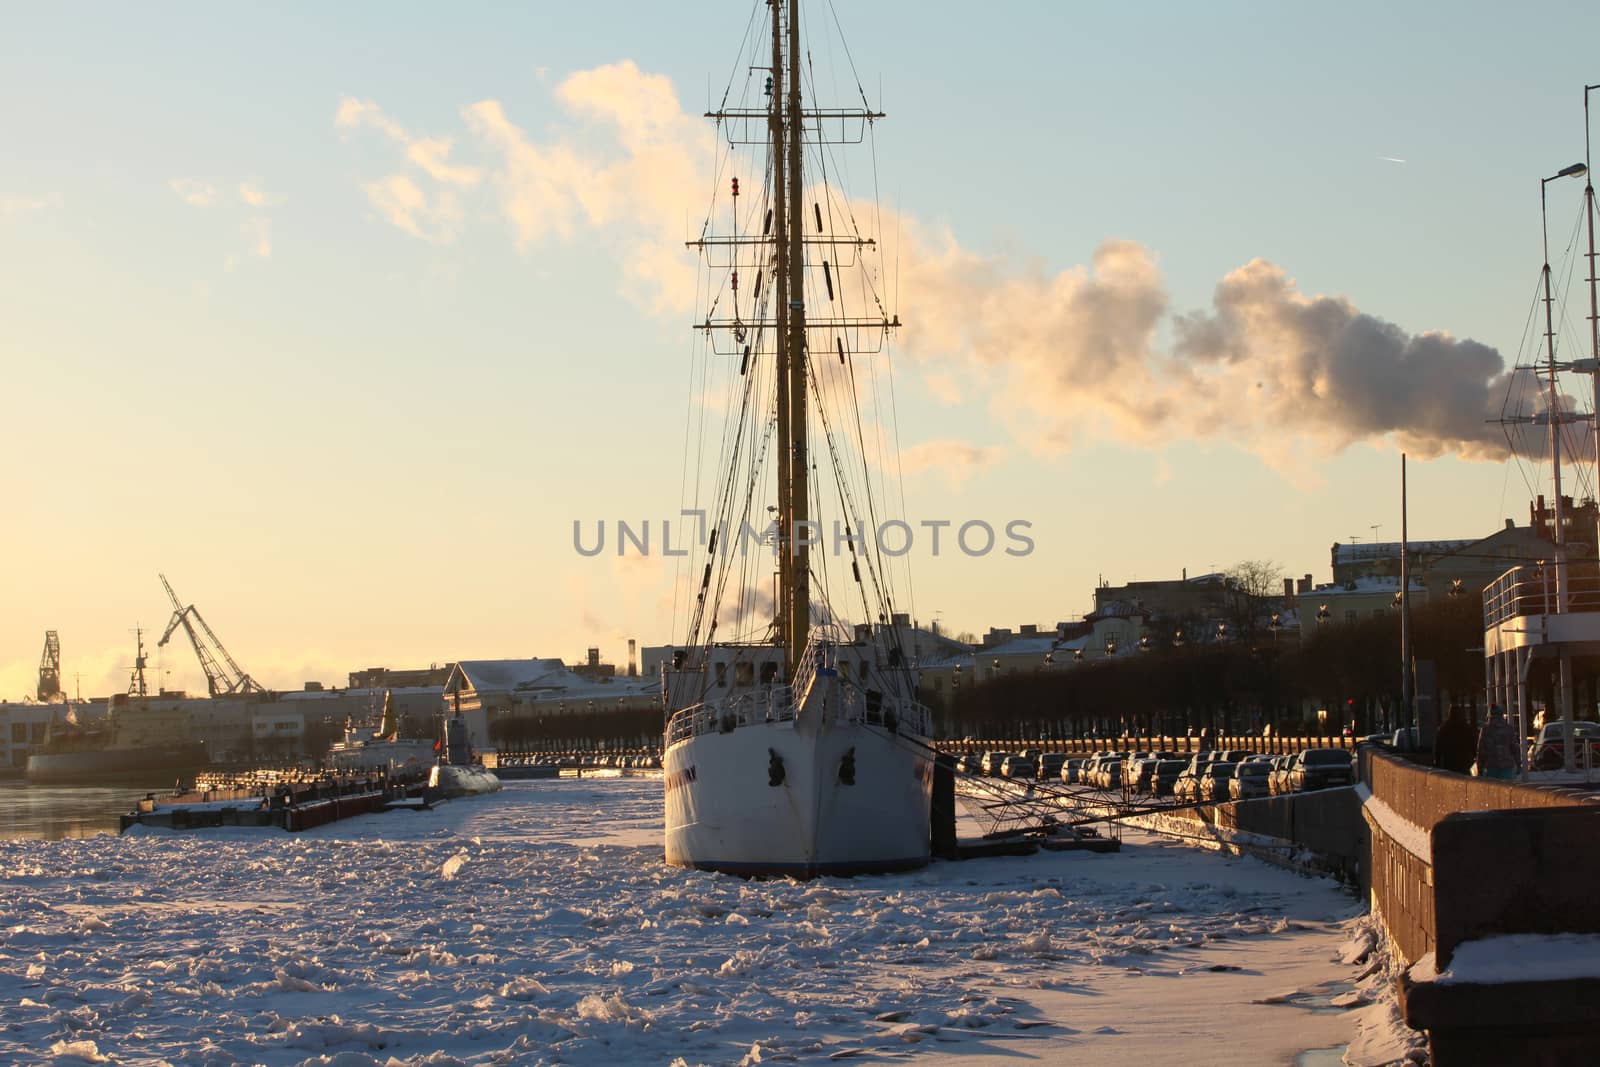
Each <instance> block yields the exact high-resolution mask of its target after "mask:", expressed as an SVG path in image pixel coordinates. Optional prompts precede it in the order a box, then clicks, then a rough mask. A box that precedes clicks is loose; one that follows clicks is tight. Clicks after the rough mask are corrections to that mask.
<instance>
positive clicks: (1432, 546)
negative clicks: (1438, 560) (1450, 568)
mask: <svg viewBox="0 0 1600 1067" xmlns="http://www.w3.org/2000/svg"><path fill="white" fill-rule="evenodd" d="M1474 544H1477V541H1476V540H1465V541H1462V540H1454V541H1407V542H1406V550H1407V551H1408V552H1410V553H1411V555H1412V558H1416V557H1417V556H1443V555H1447V554H1449V553H1451V552H1458V551H1460V550H1461V549H1463V548H1466V547H1467V546H1468V545H1474ZM1399 558H1400V542H1399V541H1376V542H1368V543H1367V544H1361V543H1359V542H1355V543H1352V544H1348V545H1346V544H1338V543H1336V544H1335V545H1334V546H1333V562H1334V565H1335V566H1337V565H1339V564H1341V563H1363V562H1372V561H1374V560H1380V559H1399Z"/></svg>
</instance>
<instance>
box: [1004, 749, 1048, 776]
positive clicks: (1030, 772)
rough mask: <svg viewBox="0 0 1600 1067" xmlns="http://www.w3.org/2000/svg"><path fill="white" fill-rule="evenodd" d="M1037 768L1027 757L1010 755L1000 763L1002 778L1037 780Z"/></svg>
mask: <svg viewBox="0 0 1600 1067" xmlns="http://www.w3.org/2000/svg"><path fill="white" fill-rule="evenodd" d="M1038 776H1039V768H1038V767H1037V766H1036V765H1035V764H1034V762H1033V760H1031V759H1029V758H1028V757H1027V756H1021V755H1016V754H1013V755H1010V756H1007V757H1006V758H1005V759H1003V760H1001V761H1000V777H1002V778H1037V777H1038Z"/></svg>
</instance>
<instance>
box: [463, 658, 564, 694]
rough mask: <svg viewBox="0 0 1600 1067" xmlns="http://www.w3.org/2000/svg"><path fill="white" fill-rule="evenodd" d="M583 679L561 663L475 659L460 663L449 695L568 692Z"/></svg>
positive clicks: (552, 661)
mask: <svg viewBox="0 0 1600 1067" xmlns="http://www.w3.org/2000/svg"><path fill="white" fill-rule="evenodd" d="M574 683H578V684H582V683H583V679H581V678H579V677H578V676H577V675H575V674H573V673H572V672H571V671H569V670H567V665H566V664H565V663H563V662H562V661H561V660H559V659H472V660H461V661H460V662H459V663H457V664H456V666H455V670H453V671H451V672H450V679H449V681H447V682H446V683H445V691H446V692H452V693H453V692H455V691H457V690H459V689H466V688H469V687H470V688H472V689H475V690H477V691H478V692H480V693H483V692H492V693H516V692H523V691H526V690H530V689H565V688H568V687H570V686H571V685H572V684H574Z"/></svg>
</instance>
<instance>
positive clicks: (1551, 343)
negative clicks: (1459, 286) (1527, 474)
mask: <svg viewBox="0 0 1600 1067" xmlns="http://www.w3.org/2000/svg"><path fill="white" fill-rule="evenodd" d="M1585 99H1586V100H1587V96H1585ZM1588 172H1589V167H1588V164H1586V163H1574V164H1572V165H1571V166H1568V167H1563V168H1561V169H1560V170H1558V171H1556V172H1555V173H1554V174H1552V175H1550V177H1548V178H1540V179H1539V233H1540V237H1541V238H1542V240H1543V243H1544V267H1543V269H1542V270H1541V271H1540V275H1541V278H1542V280H1543V284H1544V343H1545V356H1546V359H1547V366H1546V370H1547V371H1548V376H1547V384H1548V385H1549V389H1550V398H1549V400H1548V401H1546V412H1545V414H1546V416H1547V417H1548V420H1549V423H1550V468H1551V471H1552V478H1553V486H1552V488H1553V489H1554V491H1555V503H1554V508H1555V510H1554V513H1553V514H1552V516H1551V518H1552V520H1553V521H1554V535H1555V542H1556V545H1557V548H1558V551H1557V552H1556V558H1557V559H1558V560H1559V559H1560V558H1561V553H1560V551H1559V547H1560V546H1561V545H1563V544H1565V542H1566V538H1565V537H1564V536H1563V534H1562V530H1561V418H1560V410H1559V408H1558V406H1557V405H1558V402H1559V398H1558V397H1557V395H1556V327H1555V311H1554V306H1553V305H1554V303H1555V302H1554V300H1553V299H1552V298H1551V296H1550V226H1549V223H1548V221H1547V217H1548V212H1547V211H1546V209H1545V200H1546V197H1545V187H1546V186H1548V185H1549V184H1550V183H1551V182H1553V181H1555V180H1557V179H1558V178H1572V177H1576V176H1577V175H1580V174H1587V173H1588ZM1556 573H1557V574H1558V575H1560V574H1561V569H1560V567H1559V566H1558V567H1557V570H1556ZM1561 584H1564V583H1561ZM1560 594H1561V590H1560V587H1559V585H1558V589H1557V599H1558V601H1559V600H1560V599H1562V598H1561V595H1560Z"/></svg>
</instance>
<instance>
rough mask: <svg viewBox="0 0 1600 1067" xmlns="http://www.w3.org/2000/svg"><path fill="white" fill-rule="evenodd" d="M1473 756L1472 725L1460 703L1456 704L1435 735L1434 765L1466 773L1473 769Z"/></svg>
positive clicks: (1458, 772)
mask: <svg viewBox="0 0 1600 1067" xmlns="http://www.w3.org/2000/svg"><path fill="white" fill-rule="evenodd" d="M1472 756H1473V736H1472V727H1471V726H1470V725H1469V724H1468V723H1467V717H1466V715H1465V714H1463V713H1462V710H1461V707H1460V705H1454V706H1452V707H1451V708H1450V712H1449V714H1447V715H1446V716H1445V717H1444V722H1442V723H1440V724H1439V732H1438V734H1437V735H1435V737H1434V740H1433V765H1434V766H1435V767H1440V768H1442V769H1444V770H1447V771H1455V772H1456V773H1457V774H1466V773H1467V772H1468V771H1469V770H1471V769H1472Z"/></svg>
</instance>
